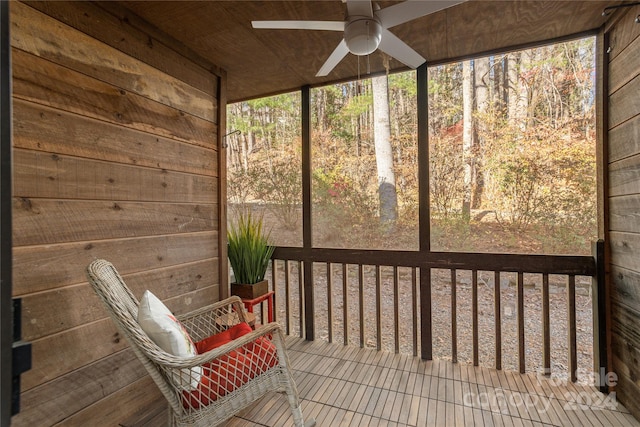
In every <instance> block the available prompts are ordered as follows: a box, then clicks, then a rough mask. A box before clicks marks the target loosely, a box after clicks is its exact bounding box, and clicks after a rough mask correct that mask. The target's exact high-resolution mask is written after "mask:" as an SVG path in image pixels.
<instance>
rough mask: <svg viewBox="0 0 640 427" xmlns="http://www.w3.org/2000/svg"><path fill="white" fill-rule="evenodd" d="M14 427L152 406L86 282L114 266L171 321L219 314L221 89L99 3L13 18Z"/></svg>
mask: <svg viewBox="0 0 640 427" xmlns="http://www.w3.org/2000/svg"><path fill="white" fill-rule="evenodd" d="M10 9H11V15H10V20H11V45H12V60H13V113H14V119H13V125H14V138H13V144H14V153H13V155H14V162H13V163H14V198H13V215H14V217H13V243H14V296H15V297H21V298H22V301H23V303H22V306H23V319H22V333H23V338H24V339H25V340H27V341H31V342H32V344H33V368H32V369H31V370H30V371H29V372H27V373H26V374H25V375H23V377H22V396H21V399H22V412H21V413H20V414H19V415H18V416H16V417H14V418H13V425H15V426H35V425H37V426H46V425H53V424H57V425H58V423H59V424H60V425H91V426H101V425H105V426H106V425H109V426H113V425H119V423H120V421H122V420H125V419H128V418H131V417H132V416H133V415H135V414H136V412H139V411H141V410H142V408H144V407H145V405H148V404H149V403H151V402H153V401H154V400H156V399H161V396H160V393H159V392H158V391H157V388H156V387H155V385H154V384H153V383H152V382H151V380H150V378H149V377H148V376H147V375H146V372H145V371H144V368H142V365H141V364H140V363H139V362H138V361H137V359H136V358H135V356H134V355H133V353H132V352H131V351H130V349H128V346H127V343H126V341H125V340H124V339H123V338H122V337H121V336H120V335H119V333H118V332H117V330H116V328H115V325H114V323H113V322H112V321H111V319H110V318H108V317H107V314H106V312H105V311H104V309H103V308H102V306H101V303H100V302H99V300H98V299H97V297H96V296H95V295H94V293H93V290H92V289H91V288H90V286H89V285H88V283H87V281H86V279H85V272H84V271H85V267H86V266H87V264H88V263H89V262H90V261H91V260H93V259H96V258H105V259H108V260H110V261H112V262H113V263H114V264H115V265H116V267H117V268H118V269H119V271H120V272H121V273H122V274H123V276H124V278H125V280H126V281H127V282H128V284H129V286H130V287H131V288H132V290H133V292H134V293H135V294H136V295H137V296H138V297H140V295H141V294H142V293H143V291H144V290H145V289H151V290H152V291H153V292H154V293H156V295H158V296H159V297H160V298H161V299H163V300H165V302H166V303H167V305H168V306H169V308H171V309H172V310H174V311H175V312H177V313H181V312H185V311H190V310H193V309H195V308H198V307H200V306H203V305H206V304H209V303H211V302H213V301H216V300H218V298H219V283H220V280H219V274H218V246H219V243H218V227H219V224H218V220H219V218H220V211H219V209H220V204H219V200H218V194H219V190H218V188H219V187H218V186H219V182H218V177H219V174H218V172H219V171H218V150H217V146H218V135H219V133H223V129H221V126H224V124H220V123H219V109H221V108H225V107H224V106H221V105H220V102H221V100H220V97H219V95H218V94H219V93H220V90H221V89H222V88H223V85H224V84H225V77H224V73H223V72H221V71H220V70H217V69H216V67H214V66H210V64H206V63H204V62H203V61H198V58H194V55H192V54H190V53H189V52H186V51H185V50H184V49H183V48H181V47H180V46H178V45H176V44H175V43H172V41H171V40H169V39H164V38H163V37H162V35H160V34H156V33H155V32H154V29H153V28H152V27H150V26H148V25H145V23H144V22H143V21H141V20H140V19H139V18H136V17H135V16H133V15H130V14H129V15H128V12H127V11H126V10H119V9H117V6H114V5H112V4H108V3H93V2H22V3H18V2H11V5H10Z"/></svg>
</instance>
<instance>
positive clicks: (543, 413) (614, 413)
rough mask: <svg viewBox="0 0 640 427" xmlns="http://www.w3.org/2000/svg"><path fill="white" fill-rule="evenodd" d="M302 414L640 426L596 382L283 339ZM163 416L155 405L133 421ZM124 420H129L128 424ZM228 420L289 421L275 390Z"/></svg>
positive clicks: (377, 421) (233, 423) (237, 426)
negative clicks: (561, 379)
mask: <svg viewBox="0 0 640 427" xmlns="http://www.w3.org/2000/svg"><path fill="white" fill-rule="evenodd" d="M287 343H288V348H289V357H290V362H291V367H292V370H293V374H294V377H295V380H296V383H297V386H298V392H299V393H300V398H301V399H302V410H303V412H304V415H305V417H307V418H309V417H313V418H315V419H316V421H317V425H318V426H319V427H323V426H330V427H333V426H349V427H356V426H449V425H451V426H459V425H465V426H550V425H553V426H640V422H638V421H637V420H635V419H634V418H633V416H632V415H631V414H630V413H629V412H628V411H627V410H626V409H625V408H624V407H623V406H622V405H621V404H620V403H618V402H617V401H616V400H615V395H614V394H611V395H609V396H606V395H603V394H601V393H600V392H598V391H597V390H596V389H595V388H594V387H589V386H582V385H579V384H573V383H570V382H568V383H567V382H559V381H556V380H550V379H547V378H545V377H540V376H537V375H535V374H524V375H521V374H518V373H516V372H508V371H498V370H495V369H489V368H483V367H474V366H469V365H465V364H461V363H451V362H449V361H443V360H434V361H429V362H425V361H422V360H420V359H419V358H414V357H411V356H406V355H398V354H393V353H387V352H378V351H375V350H371V349H361V348H358V347H351V346H343V345H340V344H327V343H324V342H318V341H316V342H308V341H305V340H303V339H301V338H294V337H288V338H287ZM164 423H166V409H164V408H163V407H160V406H156V407H155V408H154V409H153V410H149V411H148V412H147V413H146V414H144V415H142V414H141V417H140V418H139V419H138V420H136V422H134V423H132V424H130V425H136V426H154V427H156V426H158V425H164ZM127 425H129V424H127ZM223 425H224V426H225V427H253V426H270V427H280V426H290V425H292V419H291V415H290V412H289V408H288V404H287V401H286V398H285V397H284V396H283V395H280V394H277V393H272V394H269V395H267V396H265V397H264V398H263V399H261V400H259V401H258V402H256V404H254V405H253V407H252V408H249V409H247V410H245V411H243V412H242V413H240V414H239V415H238V416H237V417H235V418H233V419H231V420H230V421H228V422H227V423H225V424H223Z"/></svg>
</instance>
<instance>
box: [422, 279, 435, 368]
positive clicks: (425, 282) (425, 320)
mask: <svg viewBox="0 0 640 427" xmlns="http://www.w3.org/2000/svg"><path fill="white" fill-rule="evenodd" d="M431 326H432V324H431V269H430V268H421V269H420V332H421V334H420V335H421V336H420V357H421V358H422V359H424V360H432V359H433V331H432V329H431Z"/></svg>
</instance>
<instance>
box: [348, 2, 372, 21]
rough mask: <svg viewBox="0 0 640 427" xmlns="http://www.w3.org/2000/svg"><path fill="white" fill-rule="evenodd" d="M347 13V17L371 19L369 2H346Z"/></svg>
mask: <svg viewBox="0 0 640 427" xmlns="http://www.w3.org/2000/svg"><path fill="white" fill-rule="evenodd" d="M347 13H348V15H349V16H366V17H369V18H371V17H373V6H372V5H371V0H347Z"/></svg>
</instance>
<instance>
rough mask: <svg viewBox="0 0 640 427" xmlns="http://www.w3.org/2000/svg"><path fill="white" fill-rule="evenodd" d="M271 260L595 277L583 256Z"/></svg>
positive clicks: (297, 253)
mask: <svg viewBox="0 0 640 427" xmlns="http://www.w3.org/2000/svg"><path fill="white" fill-rule="evenodd" d="M273 259H281V260H295V261H311V262H330V263H338V264H361V265H383V266H397V267H418V268H443V269H456V270H478V271H503V272H514V273H538V274H568V275H576V276H594V275H595V274H596V264H595V259H594V258H593V257H592V256H587V255H538V254H496V253H468V252H420V251H396V250H376V249H329V248H311V249H309V248H299V247H298V248H297V247H277V248H276V250H275V252H274V254H273Z"/></svg>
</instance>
